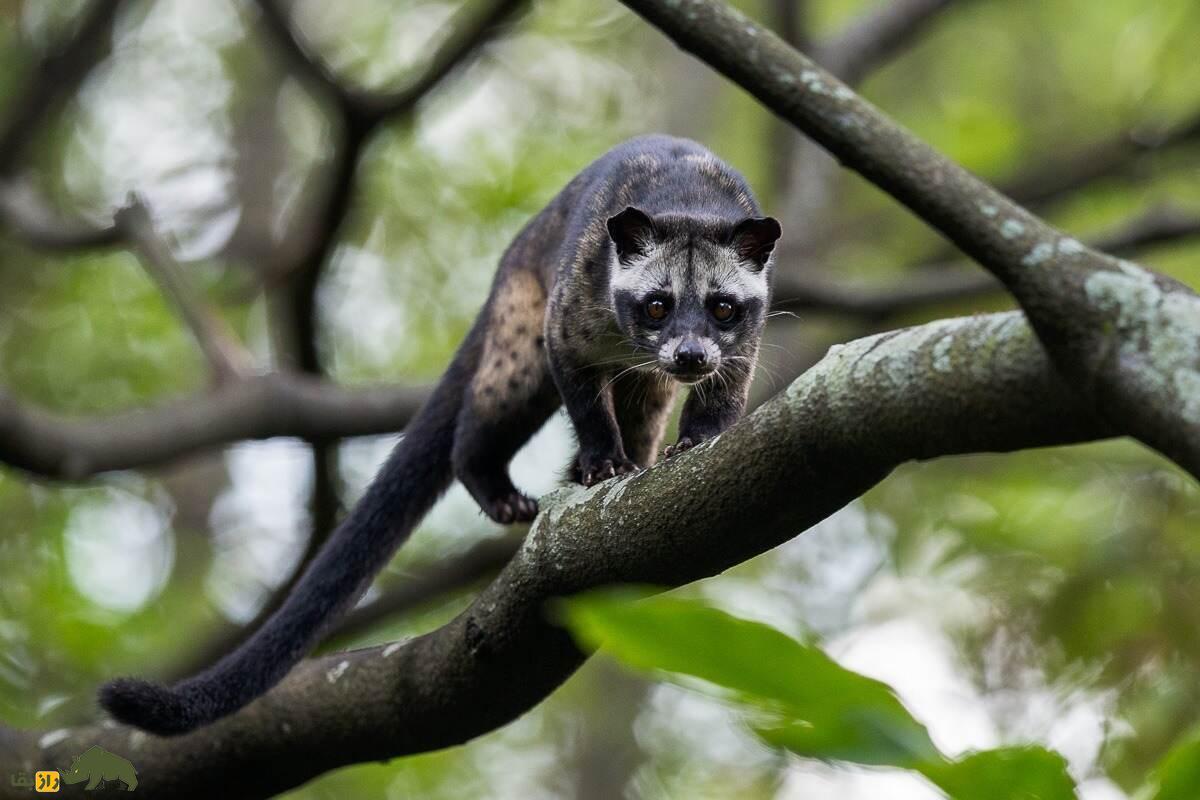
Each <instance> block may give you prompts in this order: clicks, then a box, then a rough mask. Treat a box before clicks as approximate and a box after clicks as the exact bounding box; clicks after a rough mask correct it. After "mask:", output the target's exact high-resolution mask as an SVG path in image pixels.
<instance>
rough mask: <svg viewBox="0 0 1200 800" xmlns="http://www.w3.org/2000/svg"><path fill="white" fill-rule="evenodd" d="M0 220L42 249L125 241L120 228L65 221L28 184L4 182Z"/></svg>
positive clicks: (80, 246)
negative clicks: (122, 238) (122, 239)
mask: <svg viewBox="0 0 1200 800" xmlns="http://www.w3.org/2000/svg"><path fill="white" fill-rule="evenodd" d="M0 218H3V219H4V220H5V222H6V223H7V224H8V226H9V228H10V229H11V230H12V232H13V233H15V234H16V235H17V236H19V237H20V238H21V240H22V241H24V242H25V243H26V244H29V245H32V246H33V247H37V248H40V249H42V250H79V249H85V248H90V247H107V246H108V245H114V244H117V243H119V242H120V241H121V233H120V231H118V230H117V226H116V225H109V226H107V227H104V228H98V227H95V226H92V225H87V224H85V223H81V222H77V221H74V220H68V219H65V218H63V217H62V216H61V215H59V214H58V213H57V212H55V211H54V210H52V209H51V208H50V207H49V206H48V205H47V203H46V201H45V198H43V197H42V196H41V195H40V194H39V193H38V192H37V190H36V189H34V188H33V186H32V185H30V183H29V182H28V181H0Z"/></svg>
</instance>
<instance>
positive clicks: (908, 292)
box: [775, 207, 1200, 322]
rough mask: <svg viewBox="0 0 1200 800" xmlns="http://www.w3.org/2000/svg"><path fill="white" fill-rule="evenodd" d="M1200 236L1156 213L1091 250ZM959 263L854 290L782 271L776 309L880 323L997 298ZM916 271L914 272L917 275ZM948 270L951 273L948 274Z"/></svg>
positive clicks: (1131, 248)
mask: <svg viewBox="0 0 1200 800" xmlns="http://www.w3.org/2000/svg"><path fill="white" fill-rule="evenodd" d="M1197 236H1200V215H1198V214H1193V213H1189V212H1186V211H1182V210H1180V209H1174V208H1166V207H1163V208H1156V209H1151V210H1150V211H1147V212H1146V213H1145V214H1142V215H1140V216H1138V217H1135V218H1133V219H1131V220H1129V221H1128V222H1126V223H1124V224H1122V225H1120V226H1118V227H1116V228H1114V229H1113V230H1111V231H1109V232H1107V233H1104V234H1101V235H1099V236H1097V237H1096V238H1095V239H1093V240H1091V246H1092V247H1094V248H1095V249H1096V250H1101V251H1104V252H1107V253H1112V254H1114V255H1130V254H1133V253H1136V252H1138V251H1140V250H1142V249H1144V248H1147V247H1152V246H1154V245H1161V244H1166V243H1169V242H1175V241H1180V240H1186V239H1191V238H1194V237H1197ZM963 266H965V265H964V264H963V262H961V261H951V262H947V263H934V264H925V265H922V266H920V267H915V268H913V269H914V271H915V274H913V275H912V276H910V277H908V278H905V279H904V280H903V281H900V282H898V283H897V284H896V285H894V286H888V287H883V288H861V287H859V288H856V287H852V286H847V285H845V284H839V283H834V282H832V281H822V280H820V279H817V278H812V277H799V276H797V270H794V269H793V270H783V271H781V273H780V275H779V277H778V278H777V280H776V286H775V295H776V297H777V298H778V299H777V300H776V302H775V307H776V308H779V309H784V310H787V311H820V312H827V313H833V314H840V315H843V316H848V317H858V318H861V319H865V320H867V321H872V322H879V321H881V320H884V319H886V318H888V317H890V316H894V315H897V314H904V313H907V312H910V311H913V310H917V309H921V308H928V307H930V306H934V305H938V304H942V303H953V302H959V301H962V300H970V299H973V298H977V297H984V296H987V295H992V294H996V293H997V292H1001V291H1003V289H1004V286H1003V284H1001V283H1000V281H998V280H996V278H995V277H994V276H992V275H991V274H989V273H985V272H979V271H972V272H963V271H962V267H963ZM917 270H919V271H917ZM952 270H953V271H952Z"/></svg>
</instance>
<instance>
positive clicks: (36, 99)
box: [0, 0, 122, 249]
mask: <svg viewBox="0 0 1200 800" xmlns="http://www.w3.org/2000/svg"><path fill="white" fill-rule="evenodd" d="M121 3H122V0H92V1H91V2H90V3H89V4H88V6H87V8H86V9H85V10H84V12H83V13H82V14H81V18H80V19H79V21H78V22H77V24H76V28H75V32H74V34H72V35H71V36H70V37H68V38H67V39H66V41H64V42H62V43H61V44H59V45H58V46H57V47H54V48H52V49H51V51H50V52H48V53H46V54H45V55H44V56H43V57H42V59H41V60H40V61H39V62H38V63H37V64H36V65H35V66H34V68H33V70H32V76H31V78H30V80H29V81H28V82H27V83H26V84H25V86H24V87H23V88H22V89H21V90H20V91H19V92H18V94H17V96H16V98H15V99H14V100H12V101H11V102H10V103H9V105H8V109H7V112H8V113H7V117H6V119H5V121H4V123H3V125H0V216H2V217H3V218H4V219H5V221H6V222H7V223H8V224H9V226H10V227H12V229H13V230H14V232H16V233H17V234H18V235H21V236H23V237H24V238H25V239H26V240H28V241H29V242H30V243H31V244H34V245H37V246H46V247H51V248H54V249H65V248H71V247H92V246H97V245H106V244H112V243H113V242H114V241H115V232H114V231H113V229H112V228H107V229H98V230H96V229H91V228H89V227H87V226H84V225H81V224H79V223H74V222H67V221H66V220H62V219H60V218H58V215H57V214H53V213H51V212H50V211H49V210H48V207H47V205H46V203H45V201H44V200H43V199H42V198H40V197H39V196H38V194H37V192H36V191H35V190H34V189H33V188H32V186H30V185H29V184H28V183H25V182H18V181H15V180H14V175H15V173H16V171H17V169H18V168H19V167H20V165H21V164H22V163H24V159H23V158H22V157H23V156H24V155H25V146H26V144H27V143H28V142H29V140H30V139H31V138H32V137H34V136H36V135H37V132H38V131H39V130H40V129H41V126H42V123H43V122H44V121H45V120H46V117H47V116H48V115H49V114H50V112H51V111H53V110H54V109H56V108H57V107H58V105H59V104H60V102H61V100H62V98H64V97H67V96H69V95H71V94H73V93H74V92H75V91H76V90H78V88H79V85H80V84H81V83H82V82H83V80H84V78H86V77H87V75H88V73H90V72H91V70H92V67H94V66H95V65H96V62H97V61H99V60H100V58H101V57H102V56H103V54H104V52H105V50H106V48H107V46H108V44H109V40H110V39H111V37H112V29H113V22H114V21H115V20H116V17H117V12H118V11H119V10H120V8H121Z"/></svg>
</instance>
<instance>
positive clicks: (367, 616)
mask: <svg viewBox="0 0 1200 800" xmlns="http://www.w3.org/2000/svg"><path fill="white" fill-rule="evenodd" d="M522 540H523V537H520V536H506V537H502V538H498V539H497V538H490V539H484V540H482V541H480V542H478V543H477V544H475V545H474V546H472V547H471V549H469V550H467V551H466V552H465V553H463V554H462V555H460V556H457V557H456V558H452V559H448V560H447V561H445V562H444V563H439V564H436V565H433V566H431V567H428V568H426V569H425V570H423V571H422V572H420V573H419V574H416V575H406V576H405V577H404V578H403V579H401V580H399V581H397V582H396V583H395V585H392V586H387V587H385V588H384V590H383V592H382V593H381V594H380V595H379V597H377V598H375V599H374V600H372V601H371V602H369V603H366V604H365V605H362V606H359V607H358V608H356V609H354V610H353V611H351V612H350V613H349V614H347V615H346V617H345V618H344V619H343V620H342V621H341V622H340V623H338V625H337V627H335V628H334V629H333V631H332V632H331V633H330V634H329V636H328V637H327V638H326V641H331V642H334V643H336V642H338V641H344V640H346V639H349V638H351V637H353V636H358V635H360V634H362V633H365V632H366V631H368V630H370V629H371V628H372V627H374V626H375V625H378V624H379V623H380V622H383V621H384V620H386V619H388V618H390V617H395V616H398V615H400V614H403V613H405V612H408V611H412V610H414V609H417V608H420V607H421V606H423V605H426V604H428V603H430V602H431V601H433V600H436V599H438V598H439V597H443V596H445V595H447V594H449V593H450V592H454V591H458V590H461V589H466V588H468V587H470V586H472V585H474V584H476V583H478V582H479V581H482V580H483V579H485V578H491V577H493V576H495V574H496V573H497V572H499V571H500V570H501V569H502V568H503V567H504V565H505V564H507V563H508V562H509V561H510V560H511V559H512V557H513V556H514V555H516V553H517V551H518V550H519V549H520V548H521V542H522ZM207 663H211V662H206V664H207Z"/></svg>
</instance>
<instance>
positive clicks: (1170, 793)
mask: <svg viewBox="0 0 1200 800" xmlns="http://www.w3.org/2000/svg"><path fill="white" fill-rule="evenodd" d="M1152 781H1153V783H1152V785H1155V786H1157V790H1156V791H1155V792H1154V794H1153V795H1150V797H1151V798H1152V800H1195V797H1196V792H1197V787H1200V728H1197V729H1196V730H1194V731H1192V732H1191V733H1190V734H1188V735H1187V736H1185V737H1183V738H1182V739H1181V740H1180V741H1179V742H1178V743H1177V744H1176V745H1175V746H1174V747H1172V748H1171V750H1170V752H1168V753H1167V754H1166V755H1165V756H1163V760H1162V761H1160V762H1159V763H1158V766H1157V767H1156V768H1155V769H1154V774H1153V776H1152Z"/></svg>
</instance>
